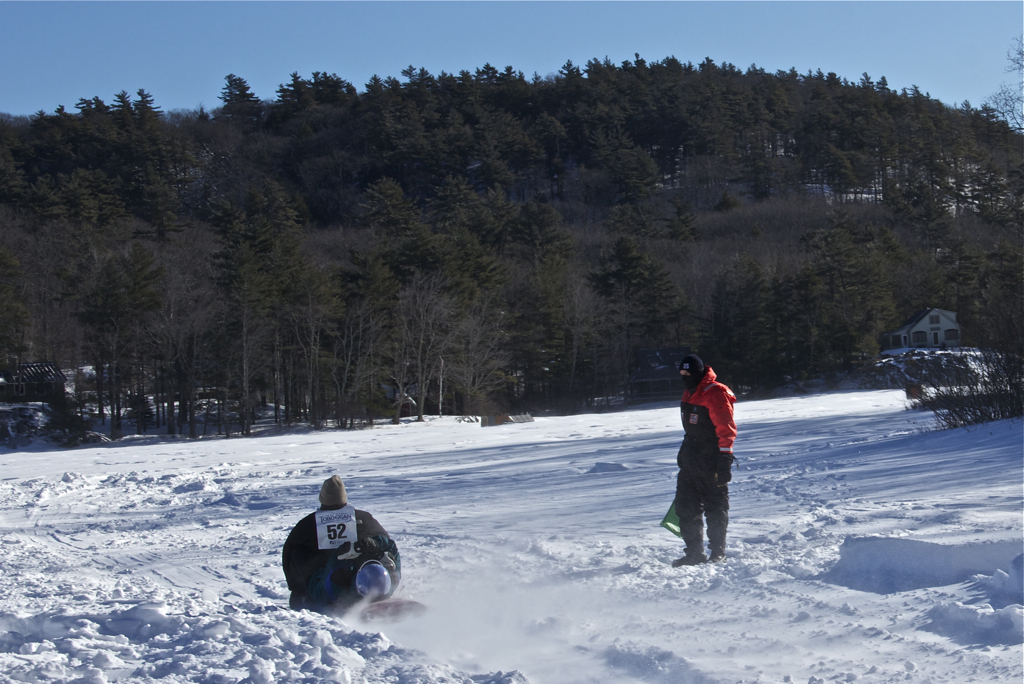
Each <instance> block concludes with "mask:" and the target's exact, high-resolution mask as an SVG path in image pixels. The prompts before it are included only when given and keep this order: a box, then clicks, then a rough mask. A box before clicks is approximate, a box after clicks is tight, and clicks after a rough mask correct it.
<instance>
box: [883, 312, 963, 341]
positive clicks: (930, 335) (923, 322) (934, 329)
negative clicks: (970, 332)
mask: <svg viewBox="0 0 1024 684" xmlns="http://www.w3.org/2000/svg"><path fill="white" fill-rule="evenodd" d="M959 346H960V325H959V324H958V323H957V322H956V314H955V313H953V312H952V311H945V310H944V309H925V310H924V311H921V312H919V313H917V314H915V315H914V317H913V318H911V319H910V320H909V321H907V322H906V323H904V324H903V325H902V326H901V327H899V328H896V329H895V330H893V331H892V332H887V333H885V334H884V335H882V349H883V350H884V349H902V348H905V347H926V348H933V349H934V348H938V347H943V348H945V347H959Z"/></svg>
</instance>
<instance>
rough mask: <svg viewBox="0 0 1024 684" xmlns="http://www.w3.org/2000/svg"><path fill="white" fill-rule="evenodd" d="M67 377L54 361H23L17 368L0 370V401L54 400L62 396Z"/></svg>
mask: <svg viewBox="0 0 1024 684" xmlns="http://www.w3.org/2000/svg"><path fill="white" fill-rule="evenodd" d="M66 382H67V378H66V377H64V373H62V372H61V370H60V368H58V367H57V365H56V364H54V363H49V362H40V363H23V364H21V365H20V366H18V368H17V370H6V371H0V401H5V402H7V403H9V404H11V403H17V402H26V401H45V402H49V401H52V400H53V399H54V398H57V397H62V396H63V394H64V384H65V383H66Z"/></svg>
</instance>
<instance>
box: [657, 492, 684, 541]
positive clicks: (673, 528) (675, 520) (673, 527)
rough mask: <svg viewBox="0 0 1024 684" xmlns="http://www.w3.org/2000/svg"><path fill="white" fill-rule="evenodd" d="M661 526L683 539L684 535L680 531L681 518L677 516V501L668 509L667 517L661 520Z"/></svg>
mask: <svg viewBox="0 0 1024 684" xmlns="http://www.w3.org/2000/svg"><path fill="white" fill-rule="evenodd" d="M661 526H662V527H664V528H665V529H666V530H668V531H669V532H671V533H672V534H674V535H676V536H677V537H679V538H680V539H681V538H682V536H683V534H682V531H681V530H680V529H679V516H678V515H676V502H675V501H673V502H672V504H671V505H670V506H669V507H668V513H666V514H665V517H664V518H662V519H661Z"/></svg>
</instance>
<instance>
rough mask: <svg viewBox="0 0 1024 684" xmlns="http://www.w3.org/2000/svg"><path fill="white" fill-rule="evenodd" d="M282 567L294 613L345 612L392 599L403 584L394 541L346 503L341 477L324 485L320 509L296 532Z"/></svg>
mask: <svg viewBox="0 0 1024 684" xmlns="http://www.w3.org/2000/svg"><path fill="white" fill-rule="evenodd" d="M281 564H282V566H283V569H284V575H285V579H286V580H287V581H288V589H289V590H291V592H292V593H291V600H290V601H289V605H290V606H291V608H293V609H295V610H301V609H303V608H305V609H308V610H314V611H317V612H334V611H339V610H340V611H344V610H345V609H347V608H349V607H351V606H352V605H354V604H355V603H358V602H359V601H361V600H364V599H369V600H371V601H372V600H378V601H379V600H382V599H384V598H387V597H389V596H391V594H392V593H394V591H395V589H397V588H398V584H399V582H400V581H401V569H402V559H401V556H400V555H399V553H398V547H397V546H396V545H395V542H394V540H392V539H391V537H390V536H389V535H388V533H387V530H385V529H384V527H383V526H382V525H381V524H380V523H378V522H377V521H376V520H375V519H374V518H373V516H372V515H370V514H369V513H367V512H366V511H362V510H359V509H356V508H354V507H353V506H351V505H350V504H349V503H348V495H347V494H346V492H345V484H344V482H342V479H341V478H340V477H338V476H337V475H334V476H333V477H331V478H329V479H327V480H326V481H325V482H324V484H323V486H322V487H321V489H320V509H319V510H317V511H315V512H313V513H310V514H309V515H307V516H306V517H305V518H303V519H302V520H300V521H299V522H298V523H297V524H296V525H295V527H294V528H292V531H291V532H290V533H289V535H288V539H287V541H285V544H284V550H283V552H282V555H281Z"/></svg>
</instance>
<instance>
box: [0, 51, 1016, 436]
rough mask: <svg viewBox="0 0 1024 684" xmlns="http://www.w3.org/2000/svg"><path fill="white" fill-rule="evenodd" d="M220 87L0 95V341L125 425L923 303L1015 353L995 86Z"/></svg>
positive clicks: (765, 356)
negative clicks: (165, 101)
mask: <svg viewBox="0 0 1024 684" xmlns="http://www.w3.org/2000/svg"><path fill="white" fill-rule="evenodd" d="M220 99H221V103H222V104H221V106H220V107H218V108H216V109H214V110H213V111H210V112H207V111H205V109H203V108H202V107H200V108H199V109H196V110H175V111H171V112H163V111H161V109H160V108H159V107H158V106H157V105H156V104H155V101H154V98H153V96H152V95H151V94H149V93H148V92H146V91H145V90H139V91H138V92H137V93H136V95H135V96H131V95H129V94H128V93H126V92H121V93H118V94H117V95H115V96H114V98H113V100H112V101H111V102H110V103H107V102H105V101H103V100H102V99H100V98H99V97H93V98H91V99H86V98H83V99H81V100H80V101H79V102H78V103H77V105H75V108H74V109H75V111H74V112H72V111H68V110H66V109H65V108H64V107H59V108H58V109H57V110H56V111H55V112H53V113H45V112H39V113H38V114H36V115H34V116H31V117H12V116H7V115H4V116H0V309H2V314H0V355H2V356H3V357H5V358H7V359H9V360H10V361H11V362H14V361H16V360H19V359H20V360H53V361H56V362H58V363H60V364H61V366H62V367H67V368H78V367H81V366H91V367H93V368H94V369H96V374H95V379H94V380H93V381H92V382H93V385H92V388H93V390H94V391H93V392H92V393H91V394H89V395H88V396H83V397H81V398H80V400H81V402H82V405H81V406H79V409H78V410H79V412H80V413H81V414H83V415H84V414H85V413H86V412H88V413H89V415H91V416H92V417H94V418H98V419H102V420H103V421H104V422H108V421H109V424H110V429H111V432H112V434H115V435H116V434H118V433H119V432H120V430H121V425H122V421H123V420H124V419H125V417H126V416H127V417H129V418H131V419H133V420H135V422H136V426H137V429H139V430H141V429H144V428H145V426H146V425H147V423H148V424H149V425H153V424H156V423H159V424H160V425H166V426H167V427H168V430H169V431H180V432H183V433H185V434H191V435H192V436H196V435H197V434H199V433H201V432H202V431H205V430H208V429H212V426H213V425H215V424H216V426H217V428H218V429H220V430H228V431H230V430H238V431H241V432H242V433H247V432H248V431H249V429H250V427H251V425H252V423H253V420H254V419H255V417H256V416H257V414H258V412H259V411H260V410H266V411H272V412H273V414H274V416H275V417H276V418H277V420H279V421H281V422H296V421H302V422H309V423H311V424H313V425H316V426H323V425H327V424H332V425H338V426H356V425H360V424H363V423H364V422H365V421H367V420H369V419H372V418H374V417H380V416H388V415H393V416H395V417H396V418H397V415H398V412H399V411H401V410H402V407H403V406H410V405H412V406H414V407H415V408H414V409H413V410H414V412H415V413H418V414H419V415H421V416H422V415H423V413H424V412H425V411H429V412H436V411H437V410H439V405H441V407H443V409H444V410H445V412H458V413H467V414H468V413H482V412H496V411H513V410H532V411H541V410H554V411H563V412H568V411H576V410H582V409H594V408H595V407H600V406H602V405H604V404H608V403H612V402H617V401H619V400H620V399H621V398H623V397H624V396H625V397H626V398H627V399H628V395H627V381H628V377H629V375H630V373H631V372H632V371H633V370H635V367H634V364H635V361H634V359H635V352H636V351H637V350H639V349H645V348H652V347H672V346H689V347H691V348H693V349H694V350H696V351H698V353H700V354H701V355H702V356H703V357H704V358H705V360H706V361H707V362H708V363H709V364H710V365H712V366H714V367H715V369H716V371H718V372H719V374H720V375H721V376H723V379H724V380H725V381H726V382H728V383H730V384H731V385H733V386H734V387H736V388H738V389H739V390H740V391H741V392H758V391H763V390H766V389H770V388H772V387H774V386H778V385H780V384H782V383H785V382H788V381H789V380H791V379H797V378H805V377H809V376H813V375H816V374H820V373H823V372H829V371H837V370H843V369H847V370H848V369H850V368H852V367H854V366H855V365H856V364H857V363H859V362H861V361H863V360H864V359H867V358H870V357H871V356H873V355H874V354H876V353H877V352H878V341H879V338H880V335H881V334H882V333H883V332H885V331H886V330H888V329H891V328H894V327H896V326H897V325H899V324H900V323H902V322H903V320H905V319H906V318H907V317H909V316H910V315H911V314H913V313H914V312H915V311H917V310H920V309H923V308H928V307H933V306H934V307H940V308H944V309H949V310H952V311H956V312H957V313H958V315H959V317H960V322H961V323H962V326H963V328H964V337H965V342H966V343H968V344H973V345H980V346H987V347H991V346H995V347H998V348H1003V349H1010V350H1011V351H1013V352H1014V353H1017V354H1019V353H1020V340H1021V339H1024V320H1022V319H1024V313H1022V312H1024V306H1022V304H1024V298H1022V284H1021V274H1022V270H1024V266H1022V249H1021V244H1022V239H1021V238H1022V226H1024V167H1022V140H1024V138H1022V133H1021V131H1020V130H1019V128H1016V127H1014V126H1013V125H1011V124H1010V123H1009V122H1008V121H1007V119H1006V117H1005V116H1002V115H1001V114H1000V112H998V111H996V110H995V109H993V108H992V107H990V106H982V107H981V108H974V107H972V106H971V105H969V104H968V103H964V104H962V105H960V106H956V107H950V106H947V105H944V104H942V103H941V102H938V101H936V100H934V99H932V98H930V97H929V96H928V95H927V94H924V93H921V92H920V91H919V90H918V89H917V88H911V89H909V90H908V89H904V90H901V91H898V92H897V91H896V90H893V89H891V88H889V87H888V84H887V83H886V81H885V79H884V78H880V79H879V80H878V81H874V80H872V79H871V78H870V77H869V76H868V75H867V74H864V75H863V76H862V77H861V78H860V79H859V80H857V81H849V80H847V79H845V78H841V77H839V76H837V75H836V74H832V73H828V74H825V73H822V72H820V71H818V72H816V73H811V72H808V73H806V74H799V73H797V72H796V71H793V70H791V71H788V72H787V71H779V72H776V73H768V72H766V71H764V70H762V69H759V68H757V67H756V66H752V67H750V68H749V69H747V70H745V71H744V70H740V69H738V68H736V67H735V66H733V65H731V64H728V63H724V64H716V63H715V62H713V61H712V60H711V59H707V60H705V61H703V62H701V63H700V64H697V65H694V64H692V63H683V62H680V61H679V60H676V59H675V58H671V57H670V58H666V59H664V60H661V61H656V62H647V61H645V60H643V59H641V58H640V57H639V55H638V56H637V57H636V59H635V60H633V61H625V62H623V63H621V64H612V63H611V62H609V61H608V60H604V61H599V60H591V61H590V62H588V63H587V64H586V65H585V66H584V67H583V68H580V67H577V66H576V65H574V64H572V63H571V62H569V63H566V64H565V65H564V66H563V67H562V68H561V69H560V70H559V72H558V73H557V74H555V75H553V76H550V77H546V78H541V77H539V76H536V75H535V76H534V77H532V78H527V77H525V76H524V74H522V73H521V72H518V71H515V70H513V69H512V68H511V67H507V68H505V69H504V70H498V69H495V68H493V67H491V66H490V65H485V66H484V67H482V68H479V69H476V70H475V71H474V72H469V71H463V72H461V73H459V74H448V73H444V72H442V73H441V74H440V75H437V76H435V75H432V74H430V73H428V72H427V71H426V70H424V69H417V68H414V67H409V68H408V69H406V70H404V71H403V72H402V74H401V78H395V77H388V78H377V77H374V78H373V79H371V80H370V81H369V82H368V83H367V84H366V85H365V87H364V89H363V90H362V91H359V90H357V89H356V88H355V87H354V86H353V85H352V84H351V83H349V82H347V81H345V80H344V79H343V78H341V77H339V76H337V75H336V74H327V73H323V72H314V73H313V74H312V75H311V76H310V77H309V78H305V77H302V76H300V75H299V74H297V73H295V74H292V76H291V80H290V81H289V82H287V83H284V84H281V86H280V87H279V88H278V90H277V93H276V98H275V99H272V100H262V99H260V98H259V97H258V96H257V95H256V94H255V93H253V92H252V91H251V89H250V88H249V86H248V84H247V82H246V81H245V80H244V79H243V78H242V77H239V76H236V75H234V74H230V75H228V76H227V77H226V79H225V85H224V88H223V90H222V93H221V97H220Z"/></svg>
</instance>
